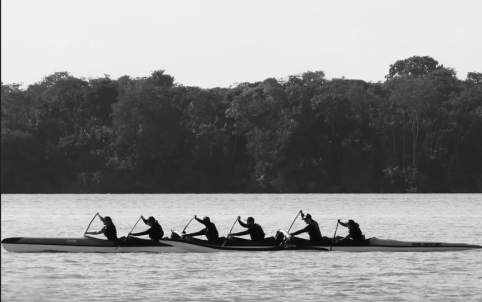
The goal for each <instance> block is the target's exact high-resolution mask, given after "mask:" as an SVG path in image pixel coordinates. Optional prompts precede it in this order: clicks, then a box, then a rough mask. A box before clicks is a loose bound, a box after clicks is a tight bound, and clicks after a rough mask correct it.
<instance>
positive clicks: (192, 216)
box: [181, 216, 194, 234]
mask: <svg viewBox="0 0 482 302" xmlns="http://www.w3.org/2000/svg"><path fill="white" fill-rule="evenodd" d="M193 219H194V216H192V218H191V220H189V222H188V223H187V224H186V226H185V227H184V230H182V233H181V234H184V232H185V231H186V229H187V227H188V226H189V224H190V223H191V221H193Z"/></svg>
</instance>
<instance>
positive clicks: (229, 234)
mask: <svg viewBox="0 0 482 302" xmlns="http://www.w3.org/2000/svg"><path fill="white" fill-rule="evenodd" d="M236 222H238V218H236V220H235V221H234V223H233V226H232V227H231V230H230V231H229V233H228V237H229V235H231V232H232V231H233V229H234V226H235V225H236Z"/></svg>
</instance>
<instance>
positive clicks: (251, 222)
mask: <svg viewBox="0 0 482 302" xmlns="http://www.w3.org/2000/svg"><path fill="white" fill-rule="evenodd" d="M246 222H247V223H248V225H253V224H254V218H253V217H248V219H246Z"/></svg>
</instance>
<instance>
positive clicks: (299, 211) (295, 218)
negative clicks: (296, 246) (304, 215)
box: [288, 210, 301, 234]
mask: <svg viewBox="0 0 482 302" xmlns="http://www.w3.org/2000/svg"><path fill="white" fill-rule="evenodd" d="M300 214H301V210H300V211H299V212H298V215H296V217H295V220H293V222H292V223H291V225H290V228H289V229H288V234H289V232H290V230H291V227H292V226H293V224H295V221H296V218H298V216H300Z"/></svg>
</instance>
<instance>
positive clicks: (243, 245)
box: [2, 231, 482, 253]
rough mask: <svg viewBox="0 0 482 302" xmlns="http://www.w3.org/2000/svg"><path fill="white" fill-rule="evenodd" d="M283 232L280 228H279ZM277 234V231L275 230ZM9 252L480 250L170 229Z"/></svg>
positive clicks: (21, 244)
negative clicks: (199, 235)
mask: <svg viewBox="0 0 482 302" xmlns="http://www.w3.org/2000/svg"><path fill="white" fill-rule="evenodd" d="M279 232H282V233H284V234H286V233H285V232H283V231H279ZM278 234H279V233H278ZM2 246H3V248H4V249H5V250H6V251H9V252H71V253H135V252H149V253H186V252H194V253H212V252H235V251H238V252H239V251H241V252H256V251H257V252H261V251H283V250H295V251H330V250H332V251H343V252H439V251H462V250H476V249H479V250H480V249H482V246H480V245H470V244H464V243H443V242H420V241H397V240H387V239H378V238H375V237H373V238H369V239H367V240H363V241H346V242H343V243H339V244H334V245H333V246H332V245H331V241H330V240H329V238H327V240H325V241H324V242H319V243H316V242H315V243H311V242H309V241H306V240H301V241H297V240H290V239H289V238H286V239H285V238H283V236H280V237H279V236H276V237H269V238H266V239H265V240H263V241H259V242H253V241H251V240H246V239H242V238H237V237H234V238H229V240H226V239H225V238H221V239H220V240H219V241H217V242H212V241H207V240H200V239H195V238H190V237H187V238H186V239H181V238H179V233H177V232H173V234H172V235H171V238H163V239H161V240H160V241H159V242H155V241H152V240H146V239H140V238H135V237H128V238H127V240H118V241H109V240H104V239H99V238H95V237H91V236H84V237H78V238H40V237H14V238H6V239H3V240H2Z"/></svg>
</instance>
